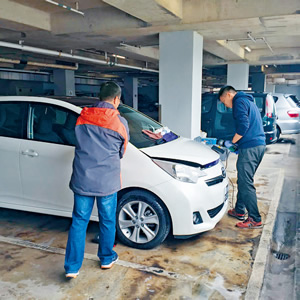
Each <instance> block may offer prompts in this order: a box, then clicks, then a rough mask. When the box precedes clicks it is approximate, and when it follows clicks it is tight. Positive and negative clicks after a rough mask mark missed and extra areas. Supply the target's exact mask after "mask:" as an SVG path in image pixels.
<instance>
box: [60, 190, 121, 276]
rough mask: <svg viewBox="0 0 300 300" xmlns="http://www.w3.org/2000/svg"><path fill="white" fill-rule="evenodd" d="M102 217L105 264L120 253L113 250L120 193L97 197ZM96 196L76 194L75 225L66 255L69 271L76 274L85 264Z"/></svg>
mask: <svg viewBox="0 0 300 300" xmlns="http://www.w3.org/2000/svg"><path fill="white" fill-rule="evenodd" d="M96 200H97V207H98V216H99V231H100V232H99V248H98V257H99V259H100V261H101V264H110V263H111V262H112V261H113V260H114V259H115V258H116V257H117V253H116V252H115V251H113V246H114V241H115V233H116V207H117V193H114V194H111V195H108V196H103V197H96ZM94 201H95V197H93V196H81V195H78V194H75V193H74V207H73V215H72V225H71V227H70V231H69V236H68V243H67V248H66V256H65V270H66V272H67V273H76V272H78V271H79V269H80V268H81V265H82V261H83V257H84V248H85V238H86V229H87V226H88V223H89V220H90V216H91V213H92V210H93V206H94Z"/></svg>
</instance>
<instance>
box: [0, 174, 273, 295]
mask: <svg viewBox="0 0 300 300" xmlns="http://www.w3.org/2000/svg"><path fill="white" fill-rule="evenodd" d="M232 174H234V172H232ZM235 175H236V174H235ZM274 176H275V175H274V174H272V175H268V176H266V175H265V174H264V176H260V175H258V176H256V178H255V184H256V185H255V186H256V189H257V194H258V205H259V209H260V211H261V212H262V217H263V220H265V217H266V214H267V212H268V208H269V203H270V198H271V196H272V195H271V193H270V191H273V189H274V188H273V187H272V184H273V183H274V181H275V180H276V176H275V177H274ZM274 178H275V179H274ZM232 182H233V185H234V186H233V187H231V188H230V195H229V198H230V201H231V202H232V203H231V205H234V202H235V201H236V191H237V188H236V177H234V175H233V176H232ZM233 191H234V194H233ZM70 223H71V221H70V219H67V218H60V217H52V216H46V217H45V216H43V215H39V214H34V213H27V212H18V211H14V210H7V209H0V225H1V227H0V235H3V236H8V237H9V236H10V237H16V238H21V239H23V240H28V241H32V242H36V243H39V244H42V245H46V246H51V247H57V248H63V249H64V248H65V246H66V242H67V233H68V228H69V226H70ZM236 223H237V220H236V219H234V218H230V217H228V216H227V215H225V216H224V218H223V219H222V220H221V221H220V222H219V223H218V224H217V226H216V227H215V228H214V229H213V230H211V231H209V232H205V233H202V234H199V235H197V236H195V237H193V238H191V239H187V240H177V239H174V238H173V237H172V236H169V237H168V238H167V239H166V241H165V242H164V243H163V244H162V245H160V246H159V247H157V248H155V249H152V250H138V249H132V248H128V247H126V246H124V245H122V244H121V243H120V242H118V244H117V246H116V247H115V250H116V251H117V252H118V254H119V256H120V259H121V260H125V261H129V262H133V263H137V264H142V265H146V266H149V267H150V266H152V267H155V268H158V269H157V271H158V272H157V274H153V273H151V274H150V273H147V272H142V271H139V270H135V269H130V268H125V267H122V266H118V265H116V266H114V268H113V269H112V270H110V271H108V272H102V271H101V270H100V269H99V264H97V263H96V262H94V261H87V260H85V261H84V264H83V267H82V269H81V271H80V276H79V277H78V278H77V279H78V280H77V279H76V281H66V280H65V278H64V270H63V261H64V257H63V256H62V255H57V254H51V253H46V252H43V251H39V250H32V249H24V248H21V247H16V246H13V245H3V244H1V243H0V250H1V252H0V254H1V255H0V263H1V264H0V266H2V267H0V268H2V269H1V274H0V290H1V287H3V288H4V289H5V290H6V292H7V291H9V292H7V293H8V294H9V295H10V296H12V295H15V296H16V297H15V298H16V299H18V298H19V299H22V297H21V296H22V295H24V293H25V292H22V289H23V290H24V291H27V292H28V293H29V294H30V293H31V294H30V295H32V299H39V298H38V294H39V293H42V287H44V288H45V290H47V289H49V291H52V292H51V295H54V296H55V297H53V298H51V297H48V298H47V297H46V298H45V299H51V300H52V299H93V300H94V299H95V300H96V299H126V300H127V299H230V300H231V299H242V298H243V295H244V293H245V290H246V287H247V283H248V280H249V277H250V274H251V268H252V264H253V262H254V258H255V254H256V249H257V245H258V243H259V239H260V236H261V232H262V230H261V229H257V230H240V229H238V228H236V227H235V224H236ZM96 232H97V223H95V222H91V223H90V226H89V228H88V233H87V243H86V252H87V253H92V254H96V253H97V245H96V244H94V243H91V242H90V241H91V240H92V238H93V237H94V235H95V233H96ZM160 269H164V270H167V271H168V272H169V273H170V274H175V273H177V274H186V275H189V276H192V278H193V280H192V281H184V280H178V279H177V280H175V279H170V278H166V277H162V276H160V273H159V272H160ZM45 270H47V272H45ZM25 278H26V279H27V281H26V280H24V279H25ZM30 289H33V290H34V292H30ZM12 290H14V292H12ZM13 293H14V294H13ZM8 294H3V293H2V294H1V292H0V298H2V296H3V295H8ZM49 295H50V294H49ZM100 295H102V297H101V296H100ZM79 296H80V297H81V298H80V297H79ZM203 297H204V298H203ZM205 297H206V298H205ZM8 298H9V297H8ZM4 299H5V298H4Z"/></svg>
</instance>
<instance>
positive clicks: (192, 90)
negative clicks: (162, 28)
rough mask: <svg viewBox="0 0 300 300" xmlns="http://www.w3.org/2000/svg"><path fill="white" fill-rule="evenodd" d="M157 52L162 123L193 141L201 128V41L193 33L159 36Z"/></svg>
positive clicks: (163, 34)
mask: <svg viewBox="0 0 300 300" xmlns="http://www.w3.org/2000/svg"><path fill="white" fill-rule="evenodd" d="M159 51H160V59H159V103H160V105H161V117H162V123H163V124H164V125H165V126H168V127H169V128H170V129H171V130H172V131H174V132H175V133H177V134H179V135H181V136H183V137H187V138H195V137H197V136H199V134H200V127H201V90H202V57H203V37H202V36H201V35H200V34H198V33H197V32H195V31H178V32H162V33H160V35H159Z"/></svg>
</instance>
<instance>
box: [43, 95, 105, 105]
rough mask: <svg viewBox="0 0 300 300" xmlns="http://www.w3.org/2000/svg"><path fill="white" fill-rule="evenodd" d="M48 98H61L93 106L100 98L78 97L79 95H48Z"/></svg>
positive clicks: (77, 103) (76, 103) (72, 102)
mask: <svg viewBox="0 0 300 300" xmlns="http://www.w3.org/2000/svg"><path fill="white" fill-rule="evenodd" d="M46 98H51V99H56V100H61V101H64V102H68V103H71V104H73V105H76V106H80V107H84V106H93V105H95V104H96V103H98V102H99V101H100V100H99V98H97V97H77V96H53V95H52V96H47V97H46Z"/></svg>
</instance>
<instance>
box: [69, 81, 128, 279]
mask: <svg viewBox="0 0 300 300" xmlns="http://www.w3.org/2000/svg"><path fill="white" fill-rule="evenodd" d="M120 97H121V88H120V86H119V85H117V84H116V83H114V82H107V83H104V84H102V85H101V88H100V102H99V103H97V104H96V106H95V107H85V108H83V110H82V112H81V114H80V116H79V118H78V119H77V123H76V127H75V135H76V140H77V143H76V148H75V158H74V161H73V173H72V177H71V182H70V188H71V190H72V191H73V192H74V207H73V215H72V225H71V227H70V231H69V236H68V243H67V248H66V256H65V270H66V277H69V278H76V277H77V275H78V274H79V269H80V268H81V265H82V261H83V257H84V248H85V238H86V229H87V225H88V223H89V219H90V216H91V213H92V209H93V206H94V201H95V198H96V201H97V207H98V216H99V230H100V232H99V248H98V257H99V259H100V262H101V268H102V269H109V268H111V267H112V266H113V264H114V263H115V262H116V261H117V260H118V255H117V253H116V252H115V251H113V246H114V240H115V225H116V224H115V223H116V206H117V192H118V191H119V190H120V188H121V167H120V159H121V158H122V157H123V155H124V153H125V151H126V146H127V143H128V139H129V130H128V124H127V121H126V120H125V119H124V118H123V117H121V116H120V113H119V112H118V110H117V108H118V106H119V104H120Z"/></svg>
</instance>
